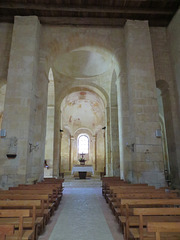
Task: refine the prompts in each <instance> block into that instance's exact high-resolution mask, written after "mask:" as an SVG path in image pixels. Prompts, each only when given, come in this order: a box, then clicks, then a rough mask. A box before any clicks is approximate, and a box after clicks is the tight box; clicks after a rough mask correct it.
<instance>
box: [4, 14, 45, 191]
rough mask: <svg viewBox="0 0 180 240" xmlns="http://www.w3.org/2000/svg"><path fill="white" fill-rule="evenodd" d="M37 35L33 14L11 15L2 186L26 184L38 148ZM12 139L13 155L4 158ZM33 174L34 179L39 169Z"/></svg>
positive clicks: (37, 29)
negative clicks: (11, 25)
mask: <svg viewBox="0 0 180 240" xmlns="http://www.w3.org/2000/svg"><path fill="white" fill-rule="evenodd" d="M39 37H40V24H39V21H38V18H37V17H35V16H30V17H15V20H14V27H13V34H12V43H11V51H10V59H9V69H8V76H7V89H6V97H5V106H4V118H3V124H2V128H3V129H5V130H6V132H7V135H6V137H5V138H4V139H2V140H1V143H2V144H0V145H1V146H0V148H3V149H2V151H1V149H0V152H1V169H2V172H1V185H2V187H9V186H14V185H17V184H19V183H26V182H27V179H30V178H32V175H31V174H32V165H31V163H32V160H33V152H34V150H37V151H38V145H39V143H37V142H35V141H34V140H35V139H34V121H35V112H36V111H37V101H36V100H37V99H36V87H37V86H36V84H37V76H38V61H39V59H38V57H39ZM14 138H16V139H17V142H16V149H17V152H16V157H14V158H12V159H11V158H9V159H8V158H7V157H6V154H7V152H8V149H9V144H10V142H12V139H14ZM30 147H31V148H30ZM33 177H35V179H34V180H36V179H38V178H39V177H40V176H39V172H38V173H37V174H36V176H35V175H34V176H33Z"/></svg>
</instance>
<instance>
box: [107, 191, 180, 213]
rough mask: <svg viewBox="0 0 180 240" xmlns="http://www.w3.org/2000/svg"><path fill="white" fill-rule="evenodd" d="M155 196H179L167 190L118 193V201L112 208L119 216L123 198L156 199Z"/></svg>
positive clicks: (165, 197)
mask: <svg viewBox="0 0 180 240" xmlns="http://www.w3.org/2000/svg"><path fill="white" fill-rule="evenodd" d="M155 198H162V199H163V198H164V199H167V198H168V199H169V198H172V199H173V198H177V194H176V193H166V192H158V191H154V192H134V193H132V192H129V193H122V194H121V193H118V194H116V198H115V199H116V202H115V204H112V206H111V208H112V211H113V213H114V215H115V216H116V217H117V216H119V214H120V212H121V210H120V206H121V199H155Z"/></svg>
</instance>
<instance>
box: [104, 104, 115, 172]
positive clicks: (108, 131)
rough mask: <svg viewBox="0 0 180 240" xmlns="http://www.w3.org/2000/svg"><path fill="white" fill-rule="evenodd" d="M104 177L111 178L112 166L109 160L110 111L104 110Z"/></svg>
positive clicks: (110, 159)
mask: <svg viewBox="0 0 180 240" xmlns="http://www.w3.org/2000/svg"><path fill="white" fill-rule="evenodd" d="M106 122H107V127H106V134H105V137H106V175H107V176H113V166H112V158H111V130H110V109H109V107H107V108H106Z"/></svg>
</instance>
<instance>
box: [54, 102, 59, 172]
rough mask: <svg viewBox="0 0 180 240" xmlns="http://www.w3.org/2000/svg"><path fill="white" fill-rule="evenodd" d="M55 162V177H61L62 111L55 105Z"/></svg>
mask: <svg viewBox="0 0 180 240" xmlns="http://www.w3.org/2000/svg"><path fill="white" fill-rule="evenodd" d="M54 118H55V121H54V155H53V157H54V161H53V176H54V177H59V154H60V153H59V151H60V134H61V133H60V126H61V123H60V119H61V111H60V107H59V105H58V104H56V105H55V115H54Z"/></svg>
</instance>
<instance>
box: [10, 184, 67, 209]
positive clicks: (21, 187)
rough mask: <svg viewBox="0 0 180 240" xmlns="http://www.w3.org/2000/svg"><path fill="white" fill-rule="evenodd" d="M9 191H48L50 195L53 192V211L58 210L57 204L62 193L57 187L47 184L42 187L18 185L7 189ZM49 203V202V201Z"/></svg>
mask: <svg viewBox="0 0 180 240" xmlns="http://www.w3.org/2000/svg"><path fill="white" fill-rule="evenodd" d="M9 190H39V191H42V190H49V194H52V193H51V191H52V192H53V201H54V202H55V209H57V208H58V206H59V203H60V201H61V198H62V192H60V188H59V187H58V186H57V185H55V186H54V185H48V184H42V185H37V184H34V185H19V186H18V187H13V188H9ZM50 201H51V200H50Z"/></svg>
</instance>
